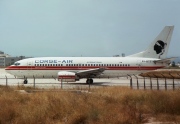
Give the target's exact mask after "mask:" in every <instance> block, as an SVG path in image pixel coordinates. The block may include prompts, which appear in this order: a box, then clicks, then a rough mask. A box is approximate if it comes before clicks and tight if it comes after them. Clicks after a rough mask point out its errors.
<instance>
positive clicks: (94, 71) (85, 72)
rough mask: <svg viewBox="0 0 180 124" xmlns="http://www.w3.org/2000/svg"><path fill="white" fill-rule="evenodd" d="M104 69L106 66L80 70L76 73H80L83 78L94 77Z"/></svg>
mask: <svg viewBox="0 0 180 124" xmlns="http://www.w3.org/2000/svg"><path fill="white" fill-rule="evenodd" d="M104 70H105V68H95V69H88V70H83V71H78V72H77V73H76V75H78V76H79V77H81V78H84V77H88V78H93V77H97V76H99V75H101V74H103V71H104Z"/></svg>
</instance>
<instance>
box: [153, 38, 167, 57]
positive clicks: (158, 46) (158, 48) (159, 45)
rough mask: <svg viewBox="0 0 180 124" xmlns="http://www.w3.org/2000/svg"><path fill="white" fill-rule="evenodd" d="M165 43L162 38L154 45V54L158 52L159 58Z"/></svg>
mask: <svg viewBox="0 0 180 124" xmlns="http://www.w3.org/2000/svg"><path fill="white" fill-rule="evenodd" d="M166 46H167V43H164V42H163V41H162V40H158V41H157V42H156V43H155V45H154V51H156V54H159V58H160V56H161V55H163V54H164V52H165V48H166Z"/></svg>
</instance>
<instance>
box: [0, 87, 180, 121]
mask: <svg viewBox="0 0 180 124" xmlns="http://www.w3.org/2000/svg"><path fill="white" fill-rule="evenodd" d="M22 88H23V87H18V89H22ZM179 94H180V91H178V90H177V91H141V90H131V89H129V88H126V87H123V88H122V87H106V88H99V89H94V90H92V93H72V92H64V91H61V92H37V93H31V94H21V93H19V92H15V91H14V89H12V88H4V87H1V88H0V105H1V107H0V123H3V124H6V123H8V124H9V123H14V124H16V123H18V124H24V123H26V124H34V123H43V124H49V123H52V124H62V123H67V124H86V123H87V124H91V123H95V124H99V123H102V124H109V123H112V124H116V123H118V124H119V123H120V124H121V123H122V124H136V123H143V122H147V120H148V118H149V117H157V118H156V119H157V120H159V121H168V122H177V123H178V122H180V95H179Z"/></svg>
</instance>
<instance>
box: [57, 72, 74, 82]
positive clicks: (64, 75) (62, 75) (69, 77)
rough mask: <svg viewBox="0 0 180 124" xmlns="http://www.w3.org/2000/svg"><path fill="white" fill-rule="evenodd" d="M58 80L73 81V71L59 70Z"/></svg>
mask: <svg viewBox="0 0 180 124" xmlns="http://www.w3.org/2000/svg"><path fill="white" fill-rule="evenodd" d="M58 80H59V81H63V82H75V81H76V74H75V73H73V72H67V71H60V72H58Z"/></svg>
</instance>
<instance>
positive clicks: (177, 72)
mask: <svg viewBox="0 0 180 124" xmlns="http://www.w3.org/2000/svg"><path fill="white" fill-rule="evenodd" d="M140 76H143V77H152V78H157V77H158V78H170V79H172V78H175V79H180V69H161V70H155V71H150V72H145V73H143V74H140Z"/></svg>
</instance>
